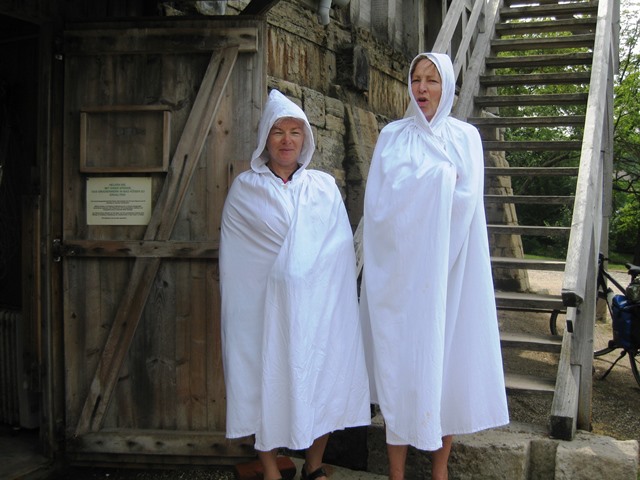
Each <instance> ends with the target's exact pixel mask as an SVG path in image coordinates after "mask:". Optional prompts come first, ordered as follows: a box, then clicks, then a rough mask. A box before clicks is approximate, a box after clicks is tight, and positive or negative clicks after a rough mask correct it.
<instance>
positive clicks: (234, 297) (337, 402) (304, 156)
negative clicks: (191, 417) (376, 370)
mask: <svg viewBox="0 0 640 480" xmlns="http://www.w3.org/2000/svg"><path fill="white" fill-rule="evenodd" d="M282 117H294V118H299V119H301V120H303V121H304V124H305V141H304V145H303V148H302V153H301V156H300V163H301V164H302V167H301V168H300V169H299V170H298V171H297V172H296V173H295V174H294V176H293V178H292V179H291V180H290V181H288V182H287V183H284V182H282V180H280V179H278V178H276V177H275V175H274V174H273V173H271V171H270V170H269V169H268V168H267V167H266V166H265V163H266V161H267V160H268V158H267V154H266V151H265V145H266V139H267V135H268V133H269V130H270V129H271V126H272V125H273V123H274V122H275V121H276V120H277V119H278V118H282ZM313 152H314V143H313V134H312V131H311V127H310V125H309V122H308V120H307V118H306V116H305V115H304V113H303V112H302V110H301V109H300V108H299V107H298V106H297V105H295V104H294V103H293V102H291V101H290V100H288V99H287V98H286V97H285V96H284V95H282V94H281V93H280V92H278V91H275V90H274V91H272V92H271V93H270V95H269V100H268V101H267V104H266V105H265V111H264V114H263V117H262V119H261V121H260V126H259V132H258V148H257V149H256V151H255V152H254V154H253V156H252V161H251V170H249V171H247V172H243V173H242V174H240V175H239V176H238V177H237V179H236V180H235V181H234V183H233V185H232V187H231V189H230V191H229V195H228V197H227V200H226V202H225V207H224V210H223V218H222V229H221V240H220V276H221V278H220V282H221V293H222V334H223V360H224V371H225V383H226V388H227V437H228V438H237V437H243V436H247V435H251V434H255V436H256V444H255V447H256V448H257V449H258V450H263V451H264V450H271V449H273V448H277V447H288V448H292V449H304V448H307V447H309V446H310V445H311V443H312V442H313V440H314V439H315V438H317V437H319V436H321V435H323V434H325V433H328V432H331V431H334V430H338V429H343V428H346V427H352V426H361V425H367V424H369V423H370V409H369V385H368V380H367V373H366V367H365V362H364V351H363V344H362V332H361V329H360V324H359V318H358V304H357V292H356V274H355V269H356V266H355V254H354V250H353V237H352V234H351V227H350V224H349V220H348V218H347V214H346V210H345V208H344V204H343V201H342V197H341V195H340V191H339V190H338V188H337V186H336V184H335V180H334V179H333V177H331V176H330V175H327V174H325V173H322V172H319V171H315V170H307V169H306V168H305V167H306V166H307V165H308V164H309V162H310V161H311V157H312V156H313Z"/></svg>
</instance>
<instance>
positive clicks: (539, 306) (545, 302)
mask: <svg viewBox="0 0 640 480" xmlns="http://www.w3.org/2000/svg"><path fill="white" fill-rule="evenodd" d="M495 294H496V306H497V307H498V309H502V310H518V311H519V310H523V311H531V312H535V311H540V312H552V311H554V310H556V311H559V312H565V311H566V310H567V308H566V307H565V306H564V304H563V303H562V297H561V296H560V295H547V294H542V293H523V292H504V291H500V290H496V292H495Z"/></svg>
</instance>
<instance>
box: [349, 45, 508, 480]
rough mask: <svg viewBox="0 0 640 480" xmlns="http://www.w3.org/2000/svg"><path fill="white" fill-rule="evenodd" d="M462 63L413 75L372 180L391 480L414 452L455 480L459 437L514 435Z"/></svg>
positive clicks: (415, 70) (375, 380) (366, 250)
mask: <svg viewBox="0 0 640 480" xmlns="http://www.w3.org/2000/svg"><path fill="white" fill-rule="evenodd" d="M454 91H455V78H454V73H453V67H452V64H451V60H450V59H449V57H448V56H446V55H443V54H432V53H425V54H421V55H418V56H417V57H416V58H415V59H414V60H413V62H412V63H411V68H410V73H409V95H410V97H411V98H410V105H409V107H408V109H407V113H406V114H405V117H404V118H403V119H401V120H398V121H395V122H392V123H390V124H389V125H387V126H386V127H385V128H384V129H383V130H382V131H381V132H380V136H379V138H378V141H377V143H376V148H375V151H374V154H373V159H372V162H371V169H370V171H369V176H368V179H367V186H366V193H365V201H364V203H365V205H364V226H363V255H364V270H363V286H362V295H361V299H360V302H361V316H362V322H363V330H365V345H366V353H367V366H368V367H369V373H370V381H371V395H372V401H373V402H374V403H378V404H379V406H380V410H381V412H382V414H383V417H384V421H385V429H386V441H387V451H388V454H389V476H390V478H392V479H402V478H403V477H404V468H405V460H406V454H407V448H408V445H413V446H414V447H416V448H418V449H422V450H432V451H434V453H433V456H432V475H433V476H432V478H434V479H436V478H447V464H448V457H449V452H450V448H451V442H452V438H453V437H452V436H453V435H454V434H464V433H472V432H475V431H478V430H482V429H486V428H490V427H496V426H500V425H504V424H506V423H508V421H509V416H508V410H507V403H506V392H505V386H504V377H503V370H502V360H501V352H500V342H499V333H498V326H497V318H496V308H495V299H494V291H493V283H492V277H491V266H490V260H489V248H488V239H487V230H486V220H485V213H484V205H483V175H484V171H483V170H484V160H483V151H482V144H481V141H480V136H479V134H478V131H477V130H476V129H475V128H474V127H472V126H471V125H469V124H467V123H464V122H461V121H459V120H456V119H454V118H453V117H450V116H449V114H450V112H451V108H452V105H453V100H454Z"/></svg>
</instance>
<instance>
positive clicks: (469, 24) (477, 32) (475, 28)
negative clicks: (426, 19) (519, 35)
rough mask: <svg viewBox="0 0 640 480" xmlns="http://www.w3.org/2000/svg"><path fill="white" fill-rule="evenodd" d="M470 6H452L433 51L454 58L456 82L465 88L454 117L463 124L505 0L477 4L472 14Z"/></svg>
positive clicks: (460, 0) (457, 1)
mask: <svg viewBox="0 0 640 480" xmlns="http://www.w3.org/2000/svg"><path fill="white" fill-rule="evenodd" d="M467 4H468V2H467V1H466V0H453V1H452V2H451V5H450V7H449V9H448V10H447V13H446V16H445V19H444V21H443V23H442V27H441V28H440V31H439V32H438V37H437V38H436V41H435V43H434V45H433V48H432V51H434V52H438V53H446V54H448V55H449V56H450V57H451V58H452V61H453V69H454V73H455V78H456V82H457V83H458V84H461V85H462V86H461V89H460V92H459V94H458V99H457V101H456V105H455V106H454V108H453V112H452V115H453V116H454V117H456V118H459V119H461V120H466V119H467V118H468V117H469V116H470V115H471V112H472V109H473V97H474V96H475V94H476V93H477V91H478V89H479V86H480V75H482V73H484V59H485V57H486V55H487V53H488V52H489V51H490V48H491V38H492V36H493V32H494V26H495V23H496V20H497V17H498V12H499V10H500V6H502V0H475V1H474V2H473V8H472V9H471V11H470V12H469V11H468V9H467V8H466V7H467ZM459 26H460V28H462V29H464V31H463V33H462V38H461V40H460V42H459V43H458V44H457V48H456V50H455V52H454V36H455V35H456V32H457V31H458V27H459ZM460 77H462V78H460ZM459 78H460V80H461V82H458V79H459Z"/></svg>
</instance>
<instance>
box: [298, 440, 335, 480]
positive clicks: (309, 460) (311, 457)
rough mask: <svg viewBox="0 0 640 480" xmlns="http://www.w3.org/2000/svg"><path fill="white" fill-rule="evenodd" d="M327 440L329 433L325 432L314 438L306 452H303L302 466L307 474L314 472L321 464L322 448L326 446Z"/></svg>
mask: <svg viewBox="0 0 640 480" xmlns="http://www.w3.org/2000/svg"><path fill="white" fill-rule="evenodd" d="M328 441H329V434H328V433H327V434H325V435H322V436H321V437H318V438H316V439H315V440H314V441H313V443H312V444H311V446H310V447H309V448H308V449H307V453H306V454H305V464H304V466H303V467H302V468H304V469H305V473H306V474H307V475H308V474H310V473H313V472H315V471H316V470H317V469H319V468H320V467H321V466H322V457H323V456H324V450H325V448H326V447H327V442H328Z"/></svg>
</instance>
